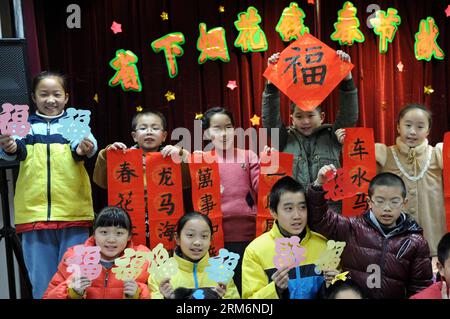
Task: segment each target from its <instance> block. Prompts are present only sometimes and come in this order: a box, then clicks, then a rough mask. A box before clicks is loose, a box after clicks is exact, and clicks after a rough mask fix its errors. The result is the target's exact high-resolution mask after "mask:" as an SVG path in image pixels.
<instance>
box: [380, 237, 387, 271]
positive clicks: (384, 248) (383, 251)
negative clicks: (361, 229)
mask: <svg viewBox="0 0 450 319" xmlns="http://www.w3.org/2000/svg"><path fill="white" fill-rule="evenodd" d="M388 240H389V238H387V237H385V238H384V239H383V250H382V252H381V262H380V273H381V275H383V274H384V259H385V257H386V248H387V242H388Z"/></svg>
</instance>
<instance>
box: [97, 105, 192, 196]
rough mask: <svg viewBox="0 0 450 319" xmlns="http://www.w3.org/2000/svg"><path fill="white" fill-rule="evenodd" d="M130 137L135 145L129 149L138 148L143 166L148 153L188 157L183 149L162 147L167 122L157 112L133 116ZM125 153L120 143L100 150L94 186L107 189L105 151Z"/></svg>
mask: <svg viewBox="0 0 450 319" xmlns="http://www.w3.org/2000/svg"><path fill="white" fill-rule="evenodd" d="M131 136H132V137H133V140H134V142H135V143H136V144H135V145H134V146H132V147H131V148H132V149H133V148H140V149H142V151H143V154H144V158H143V161H144V164H145V154H146V153H148V152H159V151H160V152H161V154H162V155H163V156H164V157H166V156H169V155H170V156H172V158H174V159H175V158H176V157H179V158H181V159H182V160H185V159H186V158H187V156H188V155H189V152H188V151H186V150H185V149H183V148H180V147H178V146H173V145H166V146H165V147H162V144H163V143H164V142H165V140H166V138H167V121H166V118H165V116H164V115H163V114H162V113H160V112H158V111H150V110H144V111H142V112H140V113H137V114H135V115H134V116H133V119H132V121H131ZM107 150H114V151H120V150H121V151H123V152H124V153H125V151H126V150H127V146H126V145H125V144H124V143H122V142H114V143H113V144H111V145H108V146H107V147H106V148H104V149H102V150H101V151H100V152H99V153H98V157H97V161H96V163H95V168H94V176H93V180H94V182H95V184H97V185H98V186H100V187H101V188H106V187H107V185H108V184H107V179H106V151H107ZM183 188H184V187H183Z"/></svg>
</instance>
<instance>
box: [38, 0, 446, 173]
mask: <svg viewBox="0 0 450 319" xmlns="http://www.w3.org/2000/svg"><path fill="white" fill-rule="evenodd" d="M316 1H317V2H318V3H317V8H319V9H320V15H319V17H320V19H316V18H315V14H316V12H317V11H316V10H317V8H316V5H310V4H308V3H307V0H301V1H297V3H298V4H299V6H300V7H301V8H303V10H304V11H305V13H306V19H305V24H306V25H307V26H308V27H309V28H310V32H311V33H312V34H313V35H316V36H318V34H317V33H318V30H320V33H321V36H320V39H321V40H322V41H324V42H325V43H327V44H328V45H329V46H331V47H332V48H334V49H339V48H340V46H339V44H338V43H337V42H333V41H332V40H331V39H330V34H331V33H332V32H333V31H334V28H333V24H334V23H335V22H336V21H337V12H338V10H340V9H341V8H342V5H343V3H344V2H345V1H344V0H320V1H319V0H316ZM72 2H73V1H71V0H61V1H50V0H37V1H35V13H36V17H35V18H36V26H37V34H38V41H39V48H40V54H41V64H42V68H43V69H52V70H60V71H62V72H64V73H66V74H68V75H69V79H70V95H71V100H70V102H69V104H70V105H73V106H76V107H81V108H89V109H90V110H91V111H92V121H91V126H92V129H93V133H94V134H95V136H96V137H97V139H98V140H99V145H100V147H104V146H105V145H107V144H109V143H111V142H114V141H123V142H125V143H127V144H131V143H132V139H131V136H130V122H131V117H132V116H133V114H134V113H135V108H136V106H139V105H141V106H143V107H150V108H154V109H157V110H160V111H162V113H163V114H165V115H166V117H167V119H168V123H169V129H170V130H171V129H173V128H175V127H186V128H189V129H190V130H191V131H193V119H194V116H195V113H200V112H203V111H204V110H206V109H207V108H209V107H212V106H217V105H221V106H225V107H227V108H229V109H230V110H231V111H232V112H233V114H234V115H235V121H236V126H241V127H244V128H248V127H249V126H250V121H249V119H250V118H251V117H252V116H253V114H255V113H256V114H257V115H259V116H261V95H262V91H263V89H264V79H263V77H262V73H263V72H264V70H265V68H266V63H267V62H266V61H267V58H268V57H269V56H270V55H271V54H272V53H274V52H276V51H281V50H283V49H284V48H285V47H286V46H287V45H288V44H287V43H283V42H282V41H281V39H280V36H279V35H278V33H277V32H276V31H275V26H276V24H277V23H278V20H279V18H280V15H281V13H282V11H283V9H284V8H285V7H287V6H289V3H290V2H291V1H290V0H283V1H267V0H266V1H264V0H253V1H251V0H248V1H235V0H221V1H212V0H190V1H183V0H157V1H156V0H152V1H144V0H130V1H128V0H127V1H126V0H80V1H77V3H78V4H79V5H80V7H81V15H82V19H81V29H68V28H67V26H66V19H67V17H68V16H69V14H68V13H66V8H67V6H68V5H69V4H71V3H72ZM372 3H376V1H373V0H370V1H369V0H364V1H363V0H358V1H353V4H354V5H355V7H356V8H357V9H358V13H357V17H358V18H359V20H360V23H361V25H360V30H361V31H362V32H363V33H364V36H365V38H366V40H365V42H364V43H358V44H356V43H355V45H353V46H351V47H347V46H343V50H345V51H347V52H349V53H350V55H351V57H352V62H353V63H354V64H355V69H354V70H353V76H354V79H355V83H356V85H357V87H358V90H359V104H360V120H359V123H358V125H359V126H365V127H373V128H374V133H375V140H376V141H381V142H384V143H387V144H392V143H393V142H394V140H395V136H396V134H397V133H396V114H397V113H398V110H399V109H400V108H401V107H402V106H403V105H404V104H405V103H409V102H419V103H424V104H425V105H426V106H428V107H430V108H431V110H432V111H433V113H434V116H433V121H434V123H433V128H432V130H431V135H430V140H431V143H432V144H434V143H436V142H438V141H441V140H442V138H443V132H444V131H446V130H447V129H448V126H449V114H448V104H449V103H448V102H449V96H448V95H447V91H448V89H449V83H448V80H447V73H448V72H449V68H450V64H449V62H448V57H446V58H445V60H444V61H438V60H434V59H433V60H432V61H431V62H424V61H417V60H416V59H415V57H414V35H415V33H416V32H417V31H418V27H419V21H420V19H425V18H426V17H427V16H432V17H434V19H435V21H436V24H437V26H438V27H439V29H440V35H439V38H438V41H437V42H438V44H439V45H440V46H441V48H442V49H443V50H444V51H445V52H446V53H447V54H450V34H449V32H448V31H447V30H446V27H447V26H448V24H449V23H450V22H449V21H450V19H447V18H446V17H445V13H444V10H445V8H446V6H447V4H446V3H445V1H427V0H420V1H401V0H383V1H378V4H379V6H380V9H382V10H387V8H388V7H393V8H396V9H397V10H398V14H399V15H400V16H401V18H402V22H401V25H400V26H399V29H398V31H397V34H396V36H395V40H394V41H393V43H390V44H389V50H388V52H387V53H386V54H380V53H379V52H378V37H377V36H376V35H375V34H374V32H373V30H372V29H369V28H368V27H367V25H366V24H367V22H366V20H367V18H368V17H369V15H371V14H372V13H373V12H366V8H367V6H368V5H370V4H372ZM219 5H223V6H224V7H225V12H223V13H220V12H219V10H218V7H219ZM250 5H252V6H254V7H255V8H257V9H258V11H259V14H260V15H261V17H262V22H261V26H262V28H263V30H264V31H265V34H266V37H267V40H268V43H269V50H268V51H266V52H263V53H247V54H244V53H242V52H241V51H240V49H237V48H235V47H234V45H233V43H234V41H235V39H236V37H237V35H238V32H237V30H236V28H235V27H234V24H233V23H234V21H235V20H236V19H237V14H238V13H239V12H242V11H245V10H246V9H247V7H248V6H250ZM162 11H166V12H168V14H169V20H168V21H162V19H161V17H160V14H161V12H162ZM114 20H115V21H116V22H118V23H121V24H122V30H123V32H122V33H119V34H117V35H114V34H113V33H112V31H111V30H110V27H111V24H112V22H113V21H114ZM200 22H204V23H206V24H207V27H208V30H209V29H211V28H214V27H218V26H222V27H224V28H225V30H226V38H227V44H228V49H229V53H230V58H231V61H230V62H229V63H223V62H220V61H214V62H213V61H208V62H206V63H205V64H204V65H199V64H198V63H197V58H198V55H199V51H198V50H197V49H196V42H197V38H198V25H199V23H200ZM177 31H179V32H183V33H184V35H185V38H186V43H185V44H184V45H183V49H184V52H185V53H184V56H182V57H181V58H178V59H177V62H178V69H179V74H178V76H177V77H176V78H174V79H171V78H169V76H168V74H167V70H166V64H165V60H164V56H163V54H162V53H158V54H156V53H154V52H153V50H152V49H151V47H150V43H151V42H152V41H153V40H155V39H157V38H159V37H161V36H163V35H165V34H167V33H169V32H177ZM121 48H123V49H129V50H131V51H133V52H134V53H135V54H136V55H137V56H138V57H139V62H138V64H137V65H138V69H139V74H140V79H141V81H142V84H143V91H142V92H140V93H134V92H133V93H125V92H123V91H122V90H121V89H120V88H119V87H115V88H110V87H108V81H109V79H110V78H111V77H112V76H113V75H114V70H113V69H112V68H111V67H110V66H109V61H110V60H111V59H112V58H114V56H115V51H116V50H117V49H121ZM400 61H401V62H402V63H403V65H404V70H403V72H399V71H398V69H397V67H396V66H397V64H398V63H399V62H400ZM33 70H34V69H33ZM229 80H236V81H237V84H238V86H239V87H238V88H237V89H235V90H234V91H231V90H229V89H228V88H227V87H226V84H227V82H228V81H229ZM424 85H432V87H433V88H434V90H435V92H434V93H433V94H432V95H430V96H427V95H424V93H423V87H424ZM167 90H171V91H173V92H175V94H176V100H175V101H171V102H167V101H166V99H165V97H164V94H165V93H166V91H167ZM96 93H97V94H98V96H99V103H98V104H96V102H94V101H93V97H94V95H95V94H96ZM281 101H282V118H283V119H284V120H285V122H286V123H287V122H288V119H289V117H288V115H289V114H288V112H289V111H288V103H289V101H288V99H287V98H286V97H282V99H281ZM337 106H338V92H337V90H335V91H334V92H333V93H332V94H331V95H330V96H329V97H328V98H327V99H326V100H325V101H324V103H323V109H324V111H325V112H326V121H327V122H332V121H334V119H335V117H336V112H337ZM90 165H92V164H90Z"/></svg>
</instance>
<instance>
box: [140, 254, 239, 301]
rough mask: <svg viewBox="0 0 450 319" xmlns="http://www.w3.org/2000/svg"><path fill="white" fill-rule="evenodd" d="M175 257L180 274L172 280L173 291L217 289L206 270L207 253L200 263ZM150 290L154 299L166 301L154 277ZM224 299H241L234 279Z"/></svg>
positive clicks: (151, 279) (150, 280)
mask: <svg viewBox="0 0 450 319" xmlns="http://www.w3.org/2000/svg"><path fill="white" fill-rule="evenodd" d="M174 257H175V259H176V260H177V262H178V273H177V274H176V275H175V276H173V277H172V278H171V279H170V283H171V284H172V287H173V289H176V288H178V287H184V288H191V289H192V288H206V287H216V286H217V283H216V282H215V281H212V280H211V279H209V277H208V274H207V273H206V272H205V268H206V267H208V265H209V264H208V258H209V254H208V253H207V254H206V255H205V256H204V257H203V258H202V259H200V261H199V262H198V263H193V262H190V261H188V260H186V259H183V258H181V257H180V256H178V254H176V253H174ZM149 288H150V291H151V298H152V299H164V296H163V295H162V294H161V293H160V291H159V282H158V281H156V280H155V279H154V276H150V278H149ZM223 298H224V299H240V296H239V292H238V290H237V288H236V286H235V284H234V282H233V279H231V280H230V282H229V283H228V284H227V292H226V293H225V296H223Z"/></svg>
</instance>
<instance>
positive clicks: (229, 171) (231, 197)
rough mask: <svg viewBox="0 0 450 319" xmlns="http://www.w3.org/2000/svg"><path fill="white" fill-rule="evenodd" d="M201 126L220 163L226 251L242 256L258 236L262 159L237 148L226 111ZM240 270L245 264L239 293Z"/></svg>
mask: <svg viewBox="0 0 450 319" xmlns="http://www.w3.org/2000/svg"><path fill="white" fill-rule="evenodd" d="M202 126H203V129H204V130H205V134H206V137H207V138H209V139H210V140H211V142H212V145H213V147H214V149H213V153H214V154H216V155H217V158H218V163H219V175H220V192H221V198H220V200H221V209H222V214H223V220H222V226H223V234H224V242H225V248H226V249H228V250H229V251H233V252H235V253H237V254H239V255H240V256H242V255H243V254H244V250H245V247H247V245H248V244H249V243H250V241H252V240H253V239H255V236H256V208H257V199H256V195H257V193H258V181H259V169H260V168H259V167H260V166H259V159H258V156H257V155H256V154H255V153H254V152H253V151H251V150H244V149H240V148H236V147H234V146H235V144H234V119H233V115H232V114H231V113H230V112H229V111H227V110H226V109H224V108H222V107H214V108H211V109H209V110H207V111H206V112H205V114H204V115H203V122H202ZM241 267H242V260H239V263H238V266H237V267H236V269H235V276H234V281H235V283H236V286H237V287H238V290H239V291H241Z"/></svg>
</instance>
